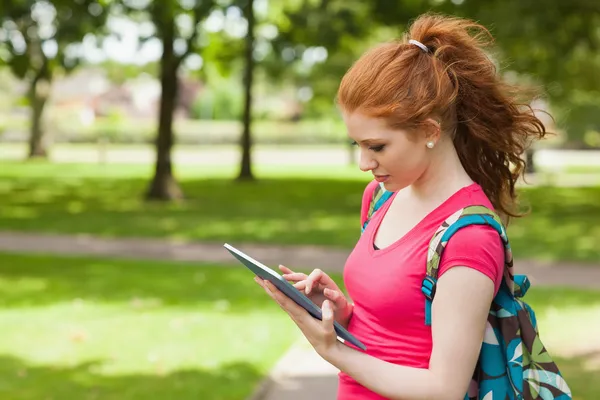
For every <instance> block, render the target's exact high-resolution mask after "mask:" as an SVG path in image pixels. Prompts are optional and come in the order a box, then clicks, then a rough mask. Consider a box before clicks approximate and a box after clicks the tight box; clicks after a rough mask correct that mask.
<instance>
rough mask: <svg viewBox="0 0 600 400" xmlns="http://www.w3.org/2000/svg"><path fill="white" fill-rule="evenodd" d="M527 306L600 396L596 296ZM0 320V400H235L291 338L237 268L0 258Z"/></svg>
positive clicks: (571, 377)
mask: <svg viewBox="0 0 600 400" xmlns="http://www.w3.org/2000/svg"><path fill="white" fill-rule="evenodd" d="M334 278H335V279H336V280H337V281H338V282H339V283H341V281H340V277H339V276H335V277H334ZM341 286H342V287H343V285H341ZM527 301H528V302H529V303H530V304H531V305H532V306H533V307H534V309H535V310H536V313H537V317H538V321H539V326H540V331H541V335H542V340H543V342H544V343H545V345H546V346H547V348H548V349H549V351H550V353H551V354H552V355H553V356H554V357H555V358H556V359H557V362H558V365H559V367H560V368H561V370H562V371H563V373H564V375H565V378H566V380H567V382H568V383H569V385H570V386H571V388H572V390H573V392H574V394H575V396H574V398H576V399H587V400H595V399H598V398H600V382H599V381H598V380H597V379H593V378H594V377H595V376H597V374H598V371H599V369H600V364H598V360H599V359H598V355H599V354H600V339H598V338H600V318H599V316H600V292H598V291H589V290H572V289H562V288H558V289H548V288H540V287H533V288H532V289H530V292H529V293H528V294H527ZM0 320H1V321H2V335H0V398H3V399H20V400H38V399H102V400H112V399H115V400H116V399H119V400H129V399H131V400H133V399H135V400H137V399H149V398H152V399H167V398H168V399H181V400H186V399H202V400H217V399H218V400H243V399H244V398H245V397H246V396H247V395H248V394H249V393H250V392H251V391H252V389H253V387H255V385H256V384H257V383H258V382H259V380H260V378H261V377H262V376H264V375H265V374H266V372H267V371H268V369H269V368H270V367H271V366H272V365H273V364H274V362H275V360H276V359H277V358H278V357H279V356H281V355H282V354H283V352H284V351H285V349H286V348H287V346H289V345H290V344H291V342H292V340H293V339H294V338H296V337H299V336H298V335H299V333H298V331H297V329H296V327H295V325H293V323H291V321H290V320H289V319H288V317H287V315H286V314H285V313H283V312H282V311H281V310H280V309H279V308H278V307H277V306H276V305H275V304H274V303H273V302H272V301H271V300H270V298H268V297H267V296H266V295H265V294H264V293H263V292H262V291H261V290H260V288H259V287H258V286H257V285H256V284H255V283H254V282H253V280H252V279H251V277H250V275H249V274H248V272H247V271H246V270H245V269H243V267H239V268H234V267H215V266H207V265H193V264H177V263H160V262H137V261H115V260H106V259H92V258H58V257H47V256H26V255H15V254H5V253H4V254H3V253H0ZM242 330H243V331H244V334H243V335H242V334H241V333H242ZM267 342H268V343H269V344H270V346H271V347H268V346H267V345H266V344H267Z"/></svg>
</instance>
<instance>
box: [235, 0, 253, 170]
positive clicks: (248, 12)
mask: <svg viewBox="0 0 600 400" xmlns="http://www.w3.org/2000/svg"><path fill="white" fill-rule="evenodd" d="M243 9H244V17H245V18H246V21H247V22H248V33H247V34H246V39H245V42H246V49H245V52H244V62H245V66H244V116H243V121H242V122H243V132H242V139H241V147H242V159H241V166H240V173H239V175H238V179H240V180H252V179H254V176H253V175H252V160H251V148H252V136H251V124H252V83H253V80H254V65H255V63H254V40H255V39H254V38H255V32H254V28H255V15H254V0H246V4H245V5H244V7H243Z"/></svg>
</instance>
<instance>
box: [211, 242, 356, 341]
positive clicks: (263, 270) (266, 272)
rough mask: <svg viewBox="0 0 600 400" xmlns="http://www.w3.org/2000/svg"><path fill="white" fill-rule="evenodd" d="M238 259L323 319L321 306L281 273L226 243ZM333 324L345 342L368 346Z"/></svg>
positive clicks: (313, 314) (309, 311) (312, 313)
mask: <svg viewBox="0 0 600 400" xmlns="http://www.w3.org/2000/svg"><path fill="white" fill-rule="evenodd" d="M223 246H224V247H225V248H226V249H227V250H228V251H229V252H230V253H231V254H232V255H233V256H234V257H235V258H236V259H237V260H238V261H240V262H241V263H242V264H244V265H245V266H246V267H247V268H248V269H249V270H250V271H252V272H254V274H256V275H257V276H259V277H261V278H263V279H266V280H268V281H269V282H271V283H272V284H273V285H275V287H276V288H277V289H279V290H280V291H282V292H283V293H285V295H286V296H288V297H289V298H290V299H292V300H294V301H295V302H296V304H298V305H300V306H301V307H302V308H304V309H305V310H306V311H308V313H310V315H312V316H313V317H314V318H317V319H319V320H321V319H322V316H321V308H320V307H319V306H317V305H316V304H315V303H313V302H312V300H310V299H309V298H308V297H306V296H305V295H304V293H302V292H301V291H299V290H298V289H296V288H295V287H294V286H293V285H292V284H291V283H289V282H288V281H286V280H285V279H284V278H283V276H281V275H280V274H279V273H277V272H275V271H274V270H272V269H271V268H269V267H267V266H266V265H264V264H262V263H260V262H258V261H256V260H255V259H253V258H252V257H250V256H249V255H247V254H245V253H243V252H242V251H240V250H238V249H236V248H235V247H233V246H231V245H229V244H227V243H225V244H224V245H223ZM333 326H334V328H335V332H336V333H337V335H338V339H343V340H342V341H343V342H348V343H352V344H353V345H354V346H356V347H358V348H359V349H362V350H366V349H367V348H366V346H365V345H364V344H362V343H361V342H360V341H359V340H358V339H357V338H356V337H354V336H353V335H352V334H351V333H350V332H348V331H347V330H346V329H345V328H344V327H343V326H342V325H340V324H339V323H338V322H336V321H333Z"/></svg>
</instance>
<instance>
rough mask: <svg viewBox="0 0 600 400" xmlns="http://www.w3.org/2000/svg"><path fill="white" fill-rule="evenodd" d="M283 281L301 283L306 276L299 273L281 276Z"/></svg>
mask: <svg viewBox="0 0 600 400" xmlns="http://www.w3.org/2000/svg"><path fill="white" fill-rule="evenodd" d="M282 276H283V279H285V280H286V281H293V282H298V281H303V280H305V279H306V278H307V276H306V274H303V273H301V272H294V273H293V274H283V275H282Z"/></svg>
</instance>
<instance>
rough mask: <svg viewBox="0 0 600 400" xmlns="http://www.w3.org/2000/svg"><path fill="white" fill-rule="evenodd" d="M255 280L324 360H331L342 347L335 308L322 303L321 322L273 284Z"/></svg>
mask: <svg viewBox="0 0 600 400" xmlns="http://www.w3.org/2000/svg"><path fill="white" fill-rule="evenodd" d="M254 280H255V281H256V283H258V284H259V285H260V286H262V288H263V289H264V290H265V292H267V294H268V295H269V296H271V298H273V299H274V300H275V301H276V302H277V303H278V304H279V306H280V307H281V308H282V309H283V310H284V311H285V312H287V313H288V315H289V316H290V317H291V318H292V320H293V321H294V323H296V325H297V326H298V328H300V330H301V331H302V334H303V335H304V336H305V337H306V339H307V340H308V341H309V343H310V344H311V345H312V346H313V348H314V349H315V351H316V352H317V353H318V354H319V355H320V356H321V357H323V359H325V360H329V358H330V357H332V355H333V354H334V352H335V351H336V349H338V346H339V345H340V344H339V342H338V341H337V334H336V332H335V329H334V327H333V307H332V304H331V302H330V301H329V300H325V301H324V302H323V303H322V306H321V313H322V320H321V321H319V320H318V319H316V318H314V317H313V316H312V315H310V314H309V313H308V311H306V310H305V309H304V308H302V307H301V306H299V305H298V304H296V302H295V301H294V300H292V299H290V298H289V297H287V296H286V295H285V294H284V293H283V292H281V291H280V290H279V289H277V288H276V287H275V285H273V284H272V283H271V282H269V281H267V280H264V279H262V278H259V277H258V276H256V277H254Z"/></svg>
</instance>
